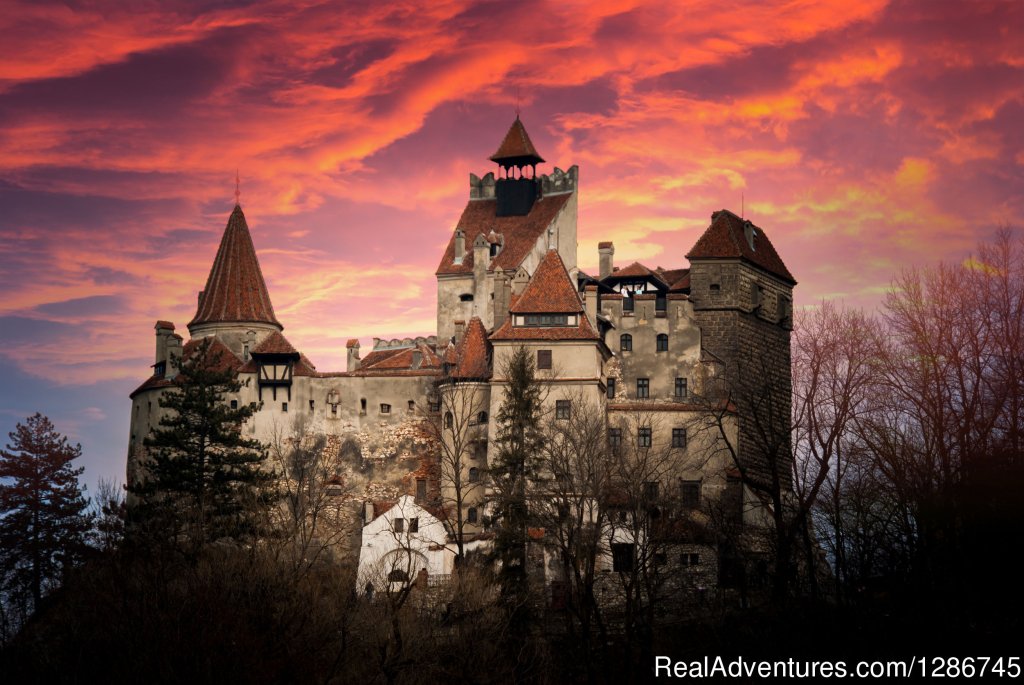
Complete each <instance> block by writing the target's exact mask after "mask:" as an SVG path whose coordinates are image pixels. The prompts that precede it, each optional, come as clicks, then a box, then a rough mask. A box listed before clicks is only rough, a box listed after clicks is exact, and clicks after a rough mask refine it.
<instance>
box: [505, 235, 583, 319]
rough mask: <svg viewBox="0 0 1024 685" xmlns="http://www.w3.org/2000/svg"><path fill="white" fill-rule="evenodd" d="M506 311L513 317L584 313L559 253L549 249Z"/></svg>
mask: <svg viewBox="0 0 1024 685" xmlns="http://www.w3.org/2000/svg"><path fill="white" fill-rule="evenodd" d="M509 311H510V312H512V313H513V314H573V313H578V312H582V311H583V303H582V302H581V301H580V294H579V292H577V290H576V286H575V285H573V282H572V279H571V278H569V272H568V271H566V268H565V263H564V262H563V261H562V257H561V256H560V255H559V254H558V250H548V253H547V254H546V255H544V259H542V260H541V262H540V264H539V265H538V266H537V270H536V271H534V272H533V276H531V277H530V282H529V283H527V284H526V289H525V290H523V292H522V294H521V295H520V296H519V299H518V300H516V303H515V304H514V305H512V306H511V307H510V308H509Z"/></svg>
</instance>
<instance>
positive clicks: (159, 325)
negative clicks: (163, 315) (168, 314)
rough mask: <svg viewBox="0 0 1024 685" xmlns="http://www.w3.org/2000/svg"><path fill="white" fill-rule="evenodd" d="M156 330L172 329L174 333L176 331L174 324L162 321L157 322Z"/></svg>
mask: <svg viewBox="0 0 1024 685" xmlns="http://www.w3.org/2000/svg"><path fill="white" fill-rule="evenodd" d="M154 328H166V329H170V330H172V331H173V330H174V324H173V323H171V322H170V321H162V320H161V321H157V322H156V326H154Z"/></svg>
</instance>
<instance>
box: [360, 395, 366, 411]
mask: <svg viewBox="0 0 1024 685" xmlns="http://www.w3.org/2000/svg"><path fill="white" fill-rule="evenodd" d="M359 411H361V412H363V413H364V414H365V413H366V398H365V397H362V398H360V400H359Z"/></svg>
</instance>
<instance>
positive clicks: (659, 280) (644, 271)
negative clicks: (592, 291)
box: [601, 262, 668, 287]
mask: <svg viewBox="0 0 1024 685" xmlns="http://www.w3.org/2000/svg"><path fill="white" fill-rule="evenodd" d="M626 279H630V280H638V279H647V280H649V281H653V282H654V283H655V284H657V285H662V286H665V287H668V281H666V280H665V277H664V276H662V275H661V274H660V273H659V272H658V271H655V270H652V269H649V268H647V267H646V266H644V265H643V264H641V263H640V262H633V263H632V264H630V265H629V266H627V267H625V268H624V269H619V270H617V271H613V272H611V273H610V274H608V275H607V276H605V277H604V278H603V279H601V280H602V282H607V281H617V280H626Z"/></svg>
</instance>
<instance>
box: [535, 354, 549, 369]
mask: <svg viewBox="0 0 1024 685" xmlns="http://www.w3.org/2000/svg"><path fill="white" fill-rule="evenodd" d="M537 368H538V369H550V368H551V350H537Z"/></svg>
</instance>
